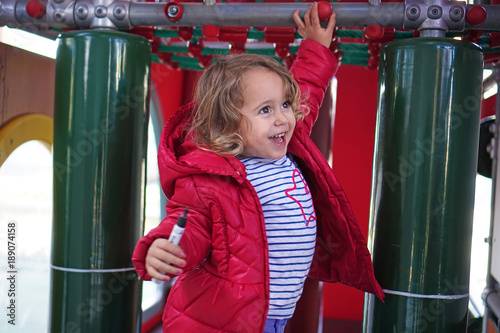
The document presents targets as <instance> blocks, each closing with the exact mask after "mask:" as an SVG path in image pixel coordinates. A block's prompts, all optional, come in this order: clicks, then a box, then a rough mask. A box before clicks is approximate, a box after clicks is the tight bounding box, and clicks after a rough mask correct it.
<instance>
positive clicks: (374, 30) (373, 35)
mask: <svg viewBox="0 0 500 333" xmlns="http://www.w3.org/2000/svg"><path fill="white" fill-rule="evenodd" d="M363 34H364V35H365V38H367V39H381V38H382V37H384V28H383V27H381V26H380V25H369V26H367V27H365V28H364V29H363Z"/></svg>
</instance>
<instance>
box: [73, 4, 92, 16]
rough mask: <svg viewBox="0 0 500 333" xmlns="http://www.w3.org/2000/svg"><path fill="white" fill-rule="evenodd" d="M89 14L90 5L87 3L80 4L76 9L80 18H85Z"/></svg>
mask: <svg viewBox="0 0 500 333" xmlns="http://www.w3.org/2000/svg"><path fill="white" fill-rule="evenodd" d="M88 15H89V7H87V5H85V4H81V5H79V6H78V7H77V9H76V16H77V17H78V18H79V19H80V20H85V19H86V18H87V16H88Z"/></svg>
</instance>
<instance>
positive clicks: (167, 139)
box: [158, 102, 246, 198]
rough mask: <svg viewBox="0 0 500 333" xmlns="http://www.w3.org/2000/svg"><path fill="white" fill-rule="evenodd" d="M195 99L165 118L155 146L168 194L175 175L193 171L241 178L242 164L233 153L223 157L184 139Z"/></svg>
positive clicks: (172, 189)
mask: <svg viewBox="0 0 500 333" xmlns="http://www.w3.org/2000/svg"><path fill="white" fill-rule="evenodd" d="M195 107H196V104H195V103H194V102H192V103H189V104H187V105H185V106H183V107H181V108H180V109H179V110H178V111H176V112H175V113H174V114H173V115H172V116H171V117H170V119H169V120H168V122H167V123H166V125H165V128H164V129H163V132H162V134H161V139H160V145H159V147H158V167H159V170H160V183H161V187H162V189H163V192H164V193H165V195H166V196H167V198H170V197H171V196H172V195H173V193H174V185H175V181H176V179H178V178H180V177H185V176H192V175H196V174H212V175H219V176H230V177H233V178H235V179H236V180H237V181H238V182H239V183H242V182H243V181H244V177H245V176H246V171H245V167H244V165H243V164H242V163H241V162H240V161H239V160H238V159H237V158H235V157H223V156H220V155H218V154H216V153H214V152H210V151H206V150H201V149H199V148H198V147H197V146H196V145H195V144H194V142H193V141H192V140H189V139H187V128H188V126H189V124H190V123H191V119H192V115H193V110H194V108H195Z"/></svg>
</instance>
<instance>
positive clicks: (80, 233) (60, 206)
mask: <svg viewBox="0 0 500 333" xmlns="http://www.w3.org/2000/svg"><path fill="white" fill-rule="evenodd" d="M150 57H151V54H150V46H149V43H148V41H147V40H146V39H144V38H142V37H139V36H136V35H132V34H126V33H121V32H116V31H107V30H92V31H84V30H82V31H72V32H66V33H63V34H62V35H61V36H60V37H59V47H58V51H57V57H56V87H55V106H54V148H53V153H54V225H53V240H52V270H51V279H52V282H51V283H52V286H51V311H50V313H51V318H50V331H51V332H57V333H59V332H68V333H69V332H92V333H98V332H102V333H109V332H120V333H123V332H138V331H140V324H141V323H140V315H141V297H140V295H141V288H142V287H141V286H142V285H141V283H140V281H139V279H138V277H137V274H136V272H135V271H134V269H133V265H132V262H131V256H132V251H133V249H134V246H135V244H136V242H137V241H138V239H139V238H140V237H141V236H142V233H143V221H144V199H145V170H146V169H145V163H146V159H145V157H146V144H147V124H148V118H149V109H148V103H149V102H148V99H149V96H148V84H149V71H150Z"/></svg>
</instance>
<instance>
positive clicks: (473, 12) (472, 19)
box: [465, 6, 488, 25]
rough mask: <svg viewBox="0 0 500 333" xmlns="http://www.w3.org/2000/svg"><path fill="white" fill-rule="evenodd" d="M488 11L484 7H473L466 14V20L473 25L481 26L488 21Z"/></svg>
mask: <svg viewBox="0 0 500 333" xmlns="http://www.w3.org/2000/svg"><path fill="white" fill-rule="evenodd" d="M486 16H488V14H487V13H486V9H484V7H482V6H472V7H471V8H470V9H469V10H468V11H467V14H465V19H466V20H467V22H469V24H471V25H479V24H481V23H483V22H484V21H486Z"/></svg>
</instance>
